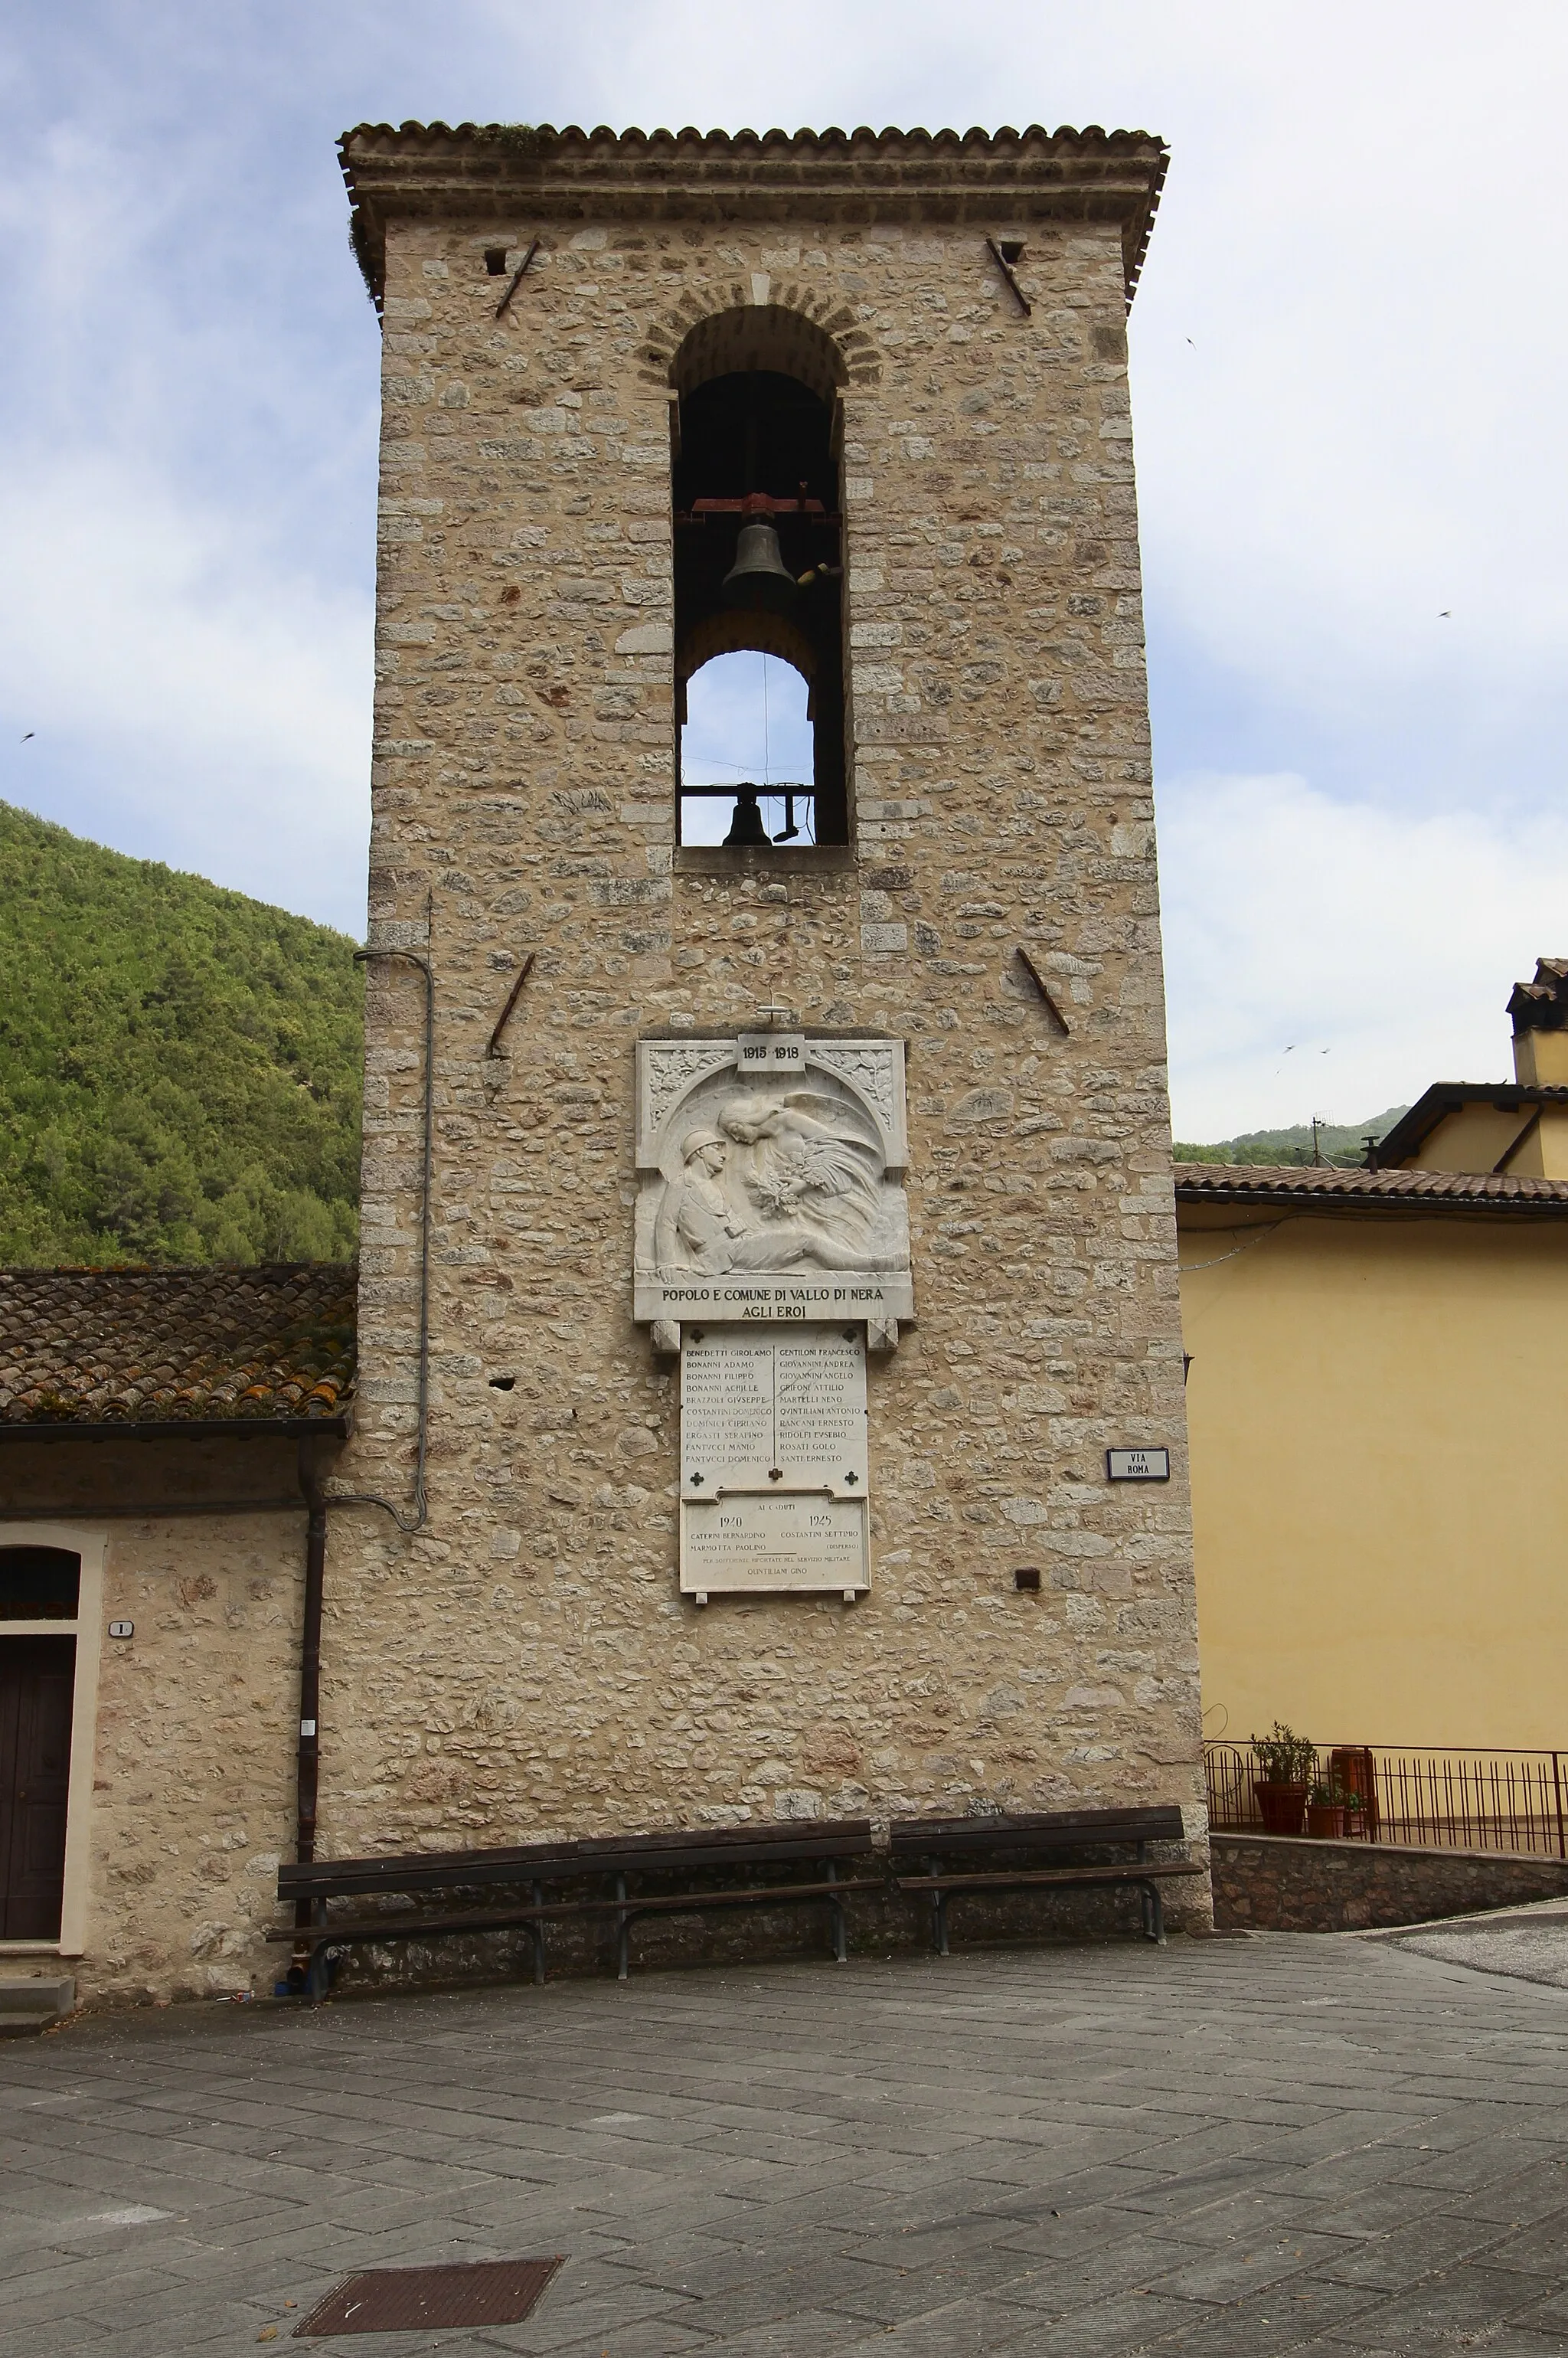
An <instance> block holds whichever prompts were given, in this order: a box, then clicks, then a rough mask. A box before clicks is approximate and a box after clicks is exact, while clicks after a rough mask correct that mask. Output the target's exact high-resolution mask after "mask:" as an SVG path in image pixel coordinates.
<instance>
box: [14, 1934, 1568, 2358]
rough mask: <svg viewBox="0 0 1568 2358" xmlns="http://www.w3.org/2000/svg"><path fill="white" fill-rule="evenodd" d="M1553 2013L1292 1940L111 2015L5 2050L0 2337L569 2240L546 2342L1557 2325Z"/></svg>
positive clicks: (908, 2354) (1559, 2062) (239, 2312)
mask: <svg viewBox="0 0 1568 2358" xmlns="http://www.w3.org/2000/svg"><path fill="white" fill-rule="evenodd" d="M1565 2093H1568V1996H1565V1995H1564V1993H1563V1991H1562V1990H1561V1989H1558V1988H1556V1987H1553V1986H1551V1985H1538V1984H1535V1983H1532V1982H1529V1981H1524V1980H1520V1979H1518V1978H1514V1977H1508V1976H1503V1975H1498V1974H1487V1973H1477V1972H1474V1971H1471V1970H1467V1969H1466V1968H1465V1966H1464V1965H1462V1964H1455V1963H1448V1962H1444V1961H1442V1960H1440V1959H1438V1958H1435V1957H1433V1956H1429V1955H1424V1954H1422V1953H1420V1952H1416V1951H1414V1950H1412V1949H1411V1947H1410V1946H1409V1945H1408V1944H1406V1943H1403V1942H1390V1941H1387V1940H1383V1941H1367V1940H1358V1939H1349V1938H1338V1937H1314V1936H1311V1935H1303V1934H1281V1935H1264V1936H1254V1937H1253V1938H1251V1939H1249V1940H1246V1941H1223V1940H1218V1941H1210V1942H1185V1941H1180V1940H1177V1941H1173V1942H1172V1944H1171V1946H1170V1948H1169V1949H1168V1950H1166V1951H1164V1952H1157V1951H1154V1950H1152V1949H1148V1948H1145V1947H1143V1946H1142V1945H1141V1944H1132V1943H1124V1944H1116V1945H1111V1946H1105V1947H1083V1948H1056V1949H1046V1950H1037V1951H1033V1952H1006V1953H998V1952H968V1953H967V1954H966V1953H964V1952H958V1953H956V1954H955V1955H954V1956H953V1957H951V1958H950V1959H948V1960H946V1962H941V1961H937V1960H934V1959H932V1960H924V1959H913V1960H912V1959H909V1958H903V1957H901V1958H899V1959H897V1960H896V1961H893V1962H891V1963H879V1962H873V1961H866V1960H859V1961H854V1962H851V1963H849V1965H846V1966H835V1965H833V1964H832V1963H827V1962H824V1963H821V1964H816V1963H807V1964H780V1965H773V1966H767V1967H763V1968H761V1969H757V1968H752V1969H748V1970H740V1969H733V1968H726V1969H724V1970H721V1971H719V1970H705V1971H698V1972H689V1973H670V1974H648V1975H645V1976H643V1977H641V1978H639V1979H635V1980H633V1982H632V1983H631V1984H629V1985H627V1986H625V1987H617V1986H616V1985H614V1984H612V1983H604V1982H564V1983H560V1984H555V1985H550V1986H548V1987H546V1989H544V1990H535V1989H533V1988H532V1987H527V1986H516V1987H510V1986H509V1987H505V1988H493V1989H486V1990H482V1991H475V1992H465V1993H462V1994H459V1995H446V1996H434V1995H432V1996H416V1997H394V1998H383V1999H372V2000H364V2001H360V2002H354V2003H351V2002H342V2003H338V2004H334V2005H331V2006H327V2007H324V2008H323V2009H321V2010H320V2011H319V2012H317V2013H314V2014H312V2013H310V2012H308V2011H305V2010H298V2011H296V2010H292V2009H290V2010H287V2011H286V2010H282V2009H279V2010H276V2011H275V2010H273V2009H272V2008H269V2007H262V2006H254V2007H249V2008H241V2007H236V2006H218V2005H212V2006H207V2007H203V2008H197V2007H188V2008H184V2009H171V2010H168V2011H165V2012H158V2013H147V2014H143V2015H138V2016H135V2017H117V2018H103V2017H100V2018H98V2019H95V2020H88V2021H85V2022H81V2023H78V2024H76V2025H74V2026H68V2027H67V2028H64V2029H63V2030H61V2031H59V2032H58V2033H56V2034H54V2035H51V2036H49V2037H46V2038H44V2039H37V2040H32V2041H16V2042H12V2043H9V2044H8V2045H6V2046H5V2047H4V2048H0V2100H3V2104H4V2136H3V2140H0V2167H3V2169H4V2174H5V2181H6V2184H5V2201H6V2212H5V2224H4V2229H3V2245H0V2266H3V2269H4V2276H5V2299H4V2300H3V2302H0V2352H3V2353H5V2358H10V2353H18V2358H20V2353H26V2358H47V2354H48V2353H57V2352H59V2353H64V2352H70V2353H73V2358H76V2353H92V2352H94V2351H97V2350H100V2349H101V2350H103V2352H104V2353H106V2358H108V2353H113V2358H178V2353H184V2352H187V2351H232V2352H235V2353H238V2352H240V2351H242V2350H254V2347H255V2346H256V2344H257V2342H259V2341H272V2340H274V2339H276V2340H278V2341H282V2340H284V2339H285V2338H286V2337H287V2336H288V2335H290V2334H291V2333H292V2332H293V2330H294V2327H295V2326H296V2325H297V2322H298V2321H299V2320H300V2318H301V2317H302V2316H304V2315H305V2313H306V2312H307V2310H308V2308H309V2307H310V2306H311V2304H313V2303H314V2302H315V2301H316V2300H317V2299H319V2297H320V2295H321V2294H322V2293H323V2292H325V2291H326V2290H327V2289H328V2288H329V2287H330V2286H331V2285H332V2284H333V2283H334V2282H336V2281H337V2280H338V2279H339V2278H340V2277H342V2276H343V2275H345V2274H347V2273H348V2272H349V2271H351V2270H352V2269H356V2268H362V2267H366V2266H389V2265H390V2266H409V2265H413V2264H416V2263H420V2262H429V2261H438V2260H444V2259H453V2258H470V2259H492V2258H505V2257H512V2256H519V2255H544V2254H548V2253H552V2252H561V2253H564V2254H566V2255H567V2260H566V2265H565V2266H564V2267H563V2268H562V2270H561V2271H560V2273H559V2275H558V2276H557V2278H556V2280H555V2282H554V2284H553V2286H552V2287H551V2288H550V2290H549V2291H548V2292H547V2293H546V2296H545V2299H544V2300H543V2301H542V2303H541V2304H540V2306H539V2308H538V2309H536V2311H535V2315H534V2317H533V2319H532V2320H530V2321H529V2322H528V2323H527V2324H525V2325H519V2326H512V2327H500V2328H495V2327H492V2328H489V2329H487V2330H485V2331H482V2332H466V2331H448V2332H445V2333H420V2334H408V2333H399V2334H386V2335H374V2336H365V2337H362V2338H361V2337H345V2338H343V2339H341V2340H336V2341H333V2342H311V2343H308V2344H307V2345H306V2346H307V2347H311V2348H321V2349H337V2350H341V2352H343V2353H344V2354H345V2358H348V2353H360V2352H362V2353H363V2358H411V2353H414V2352H416V2351H423V2350H427V2349H428V2350H432V2351H437V2350H438V2351H441V2352H443V2353H469V2352H474V2353H478V2352H481V2351H483V2352H486V2353H495V2352H504V2351H511V2352H536V2353H541V2358H544V2353H550V2358H604V2353H609V2358H677V2353H701V2358H763V2353H780V2358H806V2353H833V2358H866V2353H870V2352H872V2351H877V2352H881V2353H902V2354H903V2358H916V2353H918V2358H938V2353H940V2358H968V2353H977V2352H989V2351H999V2352H1007V2353H1011V2358H1114V2353H1121V2352H1130V2351H1137V2350H1144V2349H1155V2350H1160V2351H1168V2352H1172V2353H1191V2358H1226V2353H1235V2358H1271V2353H1277V2352H1284V2351H1292V2350H1334V2351H1336V2352H1341V2353H1360V2354H1361V2358H1375V2354H1376V2353H1379V2352H1398V2353H1407V2352H1408V2353H1417V2352H1426V2351H1440V2350H1450V2349H1455V2348H1482V2349H1485V2350H1487V2351H1488V2352H1489V2353H1493V2358H1546V2353H1552V2352H1561V2351H1563V2350H1568V2109H1565V2107H1564V2101H1563V2099H1564V2094H1565Z"/></svg>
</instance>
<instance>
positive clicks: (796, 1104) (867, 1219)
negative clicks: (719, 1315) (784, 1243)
mask: <svg viewBox="0 0 1568 2358" xmlns="http://www.w3.org/2000/svg"><path fill="white" fill-rule="evenodd" d="M833 1116H837V1118H838V1121H837V1126H835V1123H834V1122H833V1120H830V1119H825V1117H833ZM719 1128H720V1129H721V1130H724V1131H725V1133H726V1134H727V1135H728V1136H729V1137H730V1138H732V1139H734V1140H735V1141H736V1142H737V1143H738V1144H739V1145H742V1146H745V1147H748V1148H750V1149H751V1150H752V1153H751V1157H750V1161H751V1164H752V1168H751V1170H750V1172H749V1173H748V1184H749V1185H750V1188H751V1192H752V1195H754V1196H755V1198H756V1200H757V1202H758V1203H759V1204H761V1206H762V1209H763V1211H764V1213H765V1214H767V1215H768V1216H769V1217H772V1218H774V1219H789V1218H793V1217H797V1216H801V1215H804V1216H805V1217H806V1218H807V1219H809V1220H811V1221H813V1222H814V1223H816V1224H817V1225H819V1226H821V1227H822V1228H826V1229H827V1231H828V1232H829V1233H830V1234H831V1235H833V1236H835V1237H836V1238H838V1240H839V1241H840V1242H841V1243H845V1244H849V1243H854V1244H857V1245H863V1244H864V1243H866V1241H867V1240H868V1239H869V1238H870V1235H871V1230H872V1229H873V1228H875V1227H876V1223H877V1215H878V1213H879V1211H880V1209H881V1197H880V1194H879V1189H878V1175H879V1174H878V1168H877V1165H878V1160H879V1158H878V1154H877V1150H876V1148H875V1147H874V1146H872V1145H871V1142H870V1141H869V1140H865V1139H860V1138H857V1137H856V1136H855V1135H854V1134H853V1132H852V1131H847V1130H845V1128H844V1127H843V1112H842V1109H841V1108H840V1107H838V1105H836V1104H835V1103H834V1100H833V1099H832V1098H826V1097H818V1096H816V1095H813V1094H812V1093H811V1092H810V1091H805V1090H803V1091H796V1092H795V1094H793V1095H791V1096H790V1097H787V1098H784V1100H783V1102H782V1103H777V1102H773V1101H771V1100H769V1099H768V1098H758V1097H746V1098H730V1100H729V1102H728V1103H727V1104H726V1105H725V1106H723V1107H722V1108H721V1109H720V1111H719Z"/></svg>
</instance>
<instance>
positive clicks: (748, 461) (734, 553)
mask: <svg viewBox="0 0 1568 2358" xmlns="http://www.w3.org/2000/svg"><path fill="white" fill-rule="evenodd" d="M842 374H843V364H842V361H841V359H840V356H839V354H838V348H837V346H836V345H834V343H833V341H832V339H831V338H830V337H828V336H827V335H826V334H824V333H823V331H822V330H820V329H818V328H816V327H815V326H814V325H813V324H812V322H811V321H809V320H807V319H802V318H801V317H800V315H799V314H798V313H795V312H790V311H786V310H784V309H782V308H777V307H773V308H770V307H768V306H755V307H752V308H748V309H746V310H744V311H741V310H737V311H732V312H726V313H720V314H719V315H717V316H716V317H715V318H713V319H705V320H701V321H699V322H698V324H697V327H695V328H694V329H693V330H691V333H690V334H689V335H688V336H687V339H686V341H685V342H684V343H683V344H682V346H681V348H680V351H679V352H677V353H676V358H675V362H674V364H673V366H672V369H671V380H672V384H673V386H674V388H675V434H674V446H675V447H674V461H673V468H674V506H675V607H676V682H675V685H676V721H677V729H676V787H677V795H678V796H679V805H678V808H679V832H680V838H681V839H682V840H683V841H689V840H698V839H700V840H704V841H708V842H711V841H713V840H715V839H716V838H715V834H714V830H713V829H712V827H711V826H710V825H708V826H699V825H698V824H697V822H696V820H695V818H694V819H693V821H692V824H691V826H690V827H689V829H688V827H687V817H688V814H691V813H694V812H695V810H696V806H697V804H699V803H701V802H708V801H713V800H715V799H720V800H721V799H722V798H723V796H724V792H725V790H724V788H723V787H722V786H720V785H718V784H708V783H706V782H704V783H700V784H699V783H698V782H697V779H696V777H695V776H694V777H693V778H692V779H691V780H689V781H688V779H687V776H686V775H685V773H684V769H683V766H682V748H681V740H682V735H683V732H684V729H685V726H686V724H687V719H688V697H687V683H688V681H690V680H691V678H692V677H693V676H694V675H695V674H696V673H697V671H699V670H700V669H701V668H702V667H703V666H704V665H707V664H708V663H711V662H713V661H714V660H715V658H716V657H719V656H721V655H734V654H746V653H750V654H758V655H769V656H774V657H777V658H778V659H779V660H781V661H782V662H784V663H785V664H787V665H791V666H792V667H793V668H794V670H795V671H796V672H798V673H799V674H800V676H801V677H802V678H803V679H804V680H805V681H806V683H807V686H808V689H809V699H810V700H809V708H808V709H809V719H810V760H809V763H807V762H806V761H804V760H803V761H802V762H801V763H800V765H799V766H800V768H801V770H802V772H803V773H804V774H802V775H801V776H799V777H796V778H793V779H780V778H778V777H777V776H776V775H775V777H774V778H773V779H771V780H770V779H766V778H737V779H736V780H735V782H734V785H733V787H731V788H730V794H731V795H733V796H734V797H735V804H734V818H733V823H732V825H731V827H730V834H729V837H728V838H726V839H728V840H730V841H734V842H750V843H753V844H755V843H759V842H761V841H762V840H764V839H773V838H775V837H776V836H777V835H778V834H779V833H780V832H782V830H777V829H775V830H773V836H772V837H768V836H765V835H764V833H763V831H762V829H760V828H759V827H758V824H757V821H756V818H755V815H754V813H751V815H750V816H748V813H749V812H750V803H749V800H748V798H749V796H751V795H753V794H757V793H761V792H762V791H763V790H764V789H768V790H771V789H774V788H784V787H786V786H787V787H788V788H790V789H792V790H793V793H794V795H795V797H796V798H797V801H798V805H799V808H798V810H797V812H796V813H795V818H794V824H795V825H796V826H797V827H798V830H799V831H798V834H796V835H795V836H787V837H786V839H787V840H790V841H793V842H807V841H809V842H815V843H846V842H848V840H849V807H848V795H847V793H846V774H845V746H844V719H845V713H844V647H843V523H842V516H841V514H840V505H839V497H838V450H837V447H836V444H837V433H836V418H837V414H838V413H837V408H836V399H837V387H838V384H840V383H841V382H842ZM737 829H739V832H737V831H736V830H737Z"/></svg>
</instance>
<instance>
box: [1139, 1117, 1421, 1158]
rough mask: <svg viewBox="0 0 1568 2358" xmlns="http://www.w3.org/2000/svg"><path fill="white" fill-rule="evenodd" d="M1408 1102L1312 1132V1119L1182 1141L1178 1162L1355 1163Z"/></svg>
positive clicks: (1177, 1150)
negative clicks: (1198, 1142) (1214, 1139)
mask: <svg viewBox="0 0 1568 2358" xmlns="http://www.w3.org/2000/svg"><path fill="white" fill-rule="evenodd" d="M1409 1111H1410V1108H1409V1106H1390V1108H1389V1109H1388V1111H1387V1112H1386V1113H1375V1114H1372V1115H1370V1116H1369V1117H1368V1120H1366V1121H1352V1122H1334V1121H1324V1122H1319V1124H1318V1127H1317V1135H1316V1138H1315V1139H1314V1136H1313V1127H1312V1124H1311V1122H1310V1121H1298V1122H1297V1123H1295V1124H1294V1126H1293V1127H1292V1129H1289V1130H1244V1131H1243V1132H1242V1134H1241V1136H1240V1137H1239V1138H1223V1139H1221V1140H1220V1141H1219V1143H1218V1144H1217V1146H1193V1145H1189V1144H1186V1143H1184V1142H1181V1141H1178V1143H1177V1144H1176V1145H1175V1146H1173V1148H1172V1150H1171V1151H1172V1153H1173V1155H1174V1157H1175V1159H1176V1161H1177V1162H1178V1163H1314V1162H1316V1163H1337V1164H1341V1165H1346V1164H1348V1165H1350V1166H1352V1167H1354V1165H1356V1164H1357V1163H1364V1162H1365V1161H1366V1159H1367V1145H1366V1141H1368V1138H1381V1137H1382V1136H1383V1134H1384V1132H1385V1131H1387V1130H1392V1128H1393V1126H1394V1124H1395V1122H1396V1121H1398V1120H1399V1118H1400V1115H1401V1114H1403V1113H1409Z"/></svg>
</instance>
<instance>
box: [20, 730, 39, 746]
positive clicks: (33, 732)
mask: <svg viewBox="0 0 1568 2358" xmlns="http://www.w3.org/2000/svg"><path fill="white" fill-rule="evenodd" d="M37 734H38V731H37V730H34V729H29V730H28V731H27V737H35V736H37ZM27 737H24V738H23V740H22V742H23V744H24V745H25V744H26V743H27Z"/></svg>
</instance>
